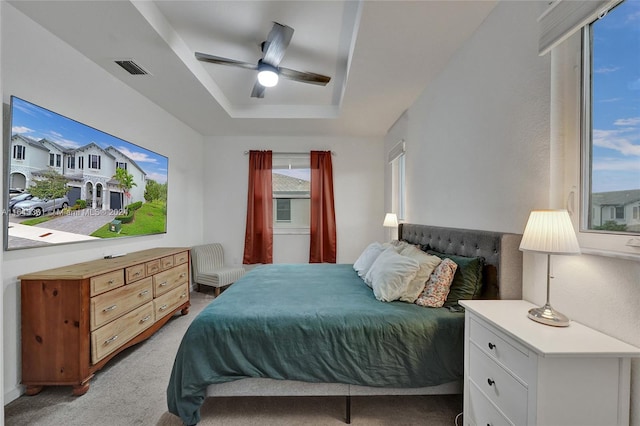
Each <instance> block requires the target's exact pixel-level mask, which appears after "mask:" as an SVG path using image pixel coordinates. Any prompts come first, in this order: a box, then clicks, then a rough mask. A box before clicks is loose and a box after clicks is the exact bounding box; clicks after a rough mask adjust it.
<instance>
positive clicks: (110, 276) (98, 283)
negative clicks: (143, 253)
mask: <svg viewBox="0 0 640 426" xmlns="http://www.w3.org/2000/svg"><path fill="white" fill-rule="evenodd" d="M89 282H90V287H91V296H95V295H97V294H100V293H104V292H105V291H109V290H113V289H114V288H118V287H122V286H123V285H124V272H123V270H122V269H119V270H117V271H113V272H109V273H107V274H103V275H98V276H95V277H91V279H90V280H89Z"/></svg>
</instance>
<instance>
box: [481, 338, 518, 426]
mask: <svg viewBox="0 0 640 426" xmlns="http://www.w3.org/2000/svg"><path fill="white" fill-rule="evenodd" d="M469 350H470V363H469V378H470V380H471V382H472V384H475V385H476V386H477V387H478V389H480V391H481V392H482V393H483V394H484V395H486V397H487V398H489V399H490V400H491V401H492V402H493V403H494V404H495V405H496V406H497V407H498V408H499V409H500V410H501V411H502V412H503V413H504V414H505V415H506V416H507V417H508V418H509V419H510V420H511V421H512V422H513V423H514V424H517V425H526V424H527V388H526V387H525V386H524V385H523V384H522V383H520V382H518V380H516V379H515V378H514V377H513V376H512V375H511V374H509V373H508V372H507V371H506V370H505V369H504V368H502V367H501V366H500V365H499V364H497V363H496V362H495V360H493V359H491V358H489V357H488V356H487V355H485V353H484V352H483V351H481V350H480V349H478V347H477V346H476V345H471V346H470V348H469Z"/></svg>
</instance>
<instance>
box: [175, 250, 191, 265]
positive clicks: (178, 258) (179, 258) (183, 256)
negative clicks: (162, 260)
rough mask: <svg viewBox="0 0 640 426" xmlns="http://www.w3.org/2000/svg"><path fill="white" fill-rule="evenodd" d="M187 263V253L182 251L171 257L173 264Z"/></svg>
mask: <svg viewBox="0 0 640 426" xmlns="http://www.w3.org/2000/svg"><path fill="white" fill-rule="evenodd" d="M188 261H189V252H187V251H183V252H181V253H176V254H174V255H173V264H174V265H180V264H182V263H187V262H188Z"/></svg>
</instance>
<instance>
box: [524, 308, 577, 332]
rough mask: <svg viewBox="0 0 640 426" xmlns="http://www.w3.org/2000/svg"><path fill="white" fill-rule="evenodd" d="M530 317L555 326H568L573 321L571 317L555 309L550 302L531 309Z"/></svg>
mask: <svg viewBox="0 0 640 426" xmlns="http://www.w3.org/2000/svg"><path fill="white" fill-rule="evenodd" d="M528 317H529V318H530V319H532V320H534V321H537V322H539V323H542V324H545V325H552V326H554V327H567V326H568V325H569V324H570V323H571V320H569V318H567V317H566V316H565V315H563V314H561V313H560V312H558V311H556V310H555V309H553V308H552V307H551V305H549V304H548V303H547V304H545V305H544V306H541V307H539V308H532V309H529V315H528Z"/></svg>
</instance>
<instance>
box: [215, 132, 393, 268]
mask: <svg viewBox="0 0 640 426" xmlns="http://www.w3.org/2000/svg"><path fill="white" fill-rule="evenodd" d="M253 149H257V150H267V149H270V150H273V151H274V152H308V151H310V150H319V151H329V150H331V151H333V152H334V153H335V155H334V156H333V157H332V162H333V187H334V197H335V208H336V222H337V224H336V225H337V229H338V243H337V245H338V257H337V261H338V263H352V262H354V261H355V260H356V259H357V258H358V256H359V255H360V253H361V252H362V250H363V249H364V248H365V247H366V245H367V244H369V243H370V242H372V241H376V240H377V241H381V240H382V239H383V238H384V234H383V228H382V221H383V219H384V210H383V200H384V189H383V185H384V171H383V170H384V169H383V164H384V163H383V162H382V160H381V159H382V157H383V153H382V151H383V140H382V138H347V137H344V138H322V137H304V136H301V137H291V136H287V137H263V138H259V137H224V138H209V139H207V140H206V144H205V155H204V161H205V181H206V182H207V186H206V188H205V200H204V201H205V219H204V239H205V240H206V241H217V242H221V243H222V244H223V245H224V247H225V260H226V261H227V262H229V263H236V264H240V263H242V255H243V251H244V231H245V222H246V217H245V214H244V212H246V208H247V180H248V173H249V172H248V165H249V156H248V155H245V154H244V153H245V151H249V150H253ZM238 212H242V214H239V213H238ZM273 246H274V248H273V261H274V263H305V262H308V261H309V235H308V234H307V235H274V238H273Z"/></svg>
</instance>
